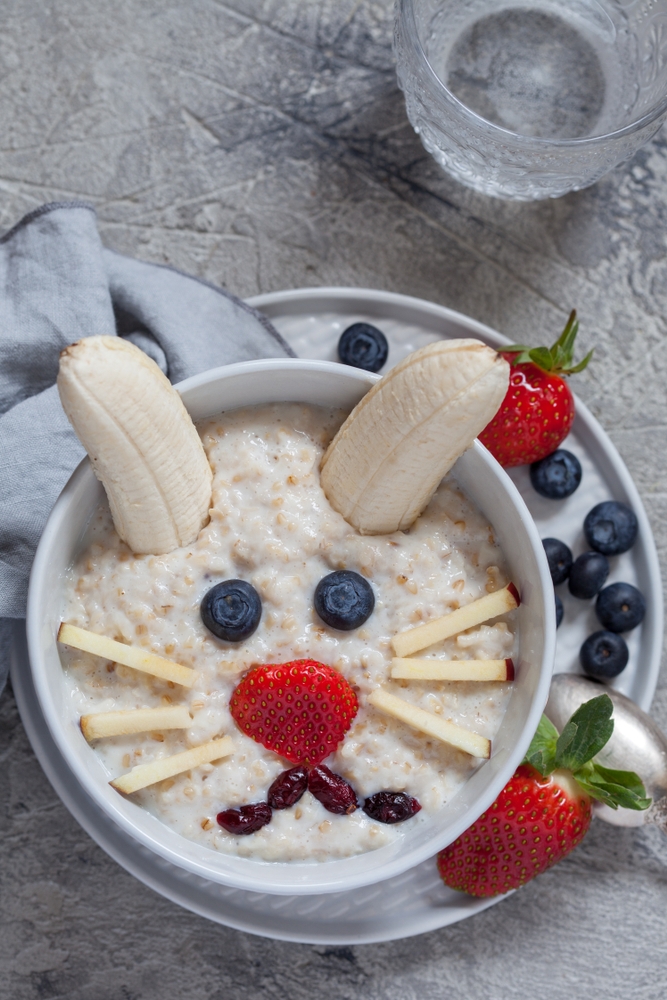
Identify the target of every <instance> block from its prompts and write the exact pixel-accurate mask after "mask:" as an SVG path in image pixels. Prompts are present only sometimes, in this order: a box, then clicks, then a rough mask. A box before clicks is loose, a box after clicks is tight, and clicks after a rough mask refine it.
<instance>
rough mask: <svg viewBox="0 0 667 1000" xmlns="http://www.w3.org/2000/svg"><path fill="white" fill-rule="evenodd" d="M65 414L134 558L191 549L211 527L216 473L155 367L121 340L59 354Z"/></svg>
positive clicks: (86, 343) (90, 340)
mask: <svg viewBox="0 0 667 1000" xmlns="http://www.w3.org/2000/svg"><path fill="white" fill-rule="evenodd" d="M58 391H59V393H60V400H61V402H62V405H63V409H64V410H65V413H66V414H67V416H68V418H69V421H70V423H71V424H72V426H73V428H74V430H75V431H76V434H77V437H78V438H79V440H80V441H81V444H82V445H83V446H84V448H85V449H86V451H87V452H88V455H89V457H90V461H91V464H92V466H93V471H94V472H95V475H96V476H97V478H98V479H99V480H100V481H101V482H102V484H103V486H104V488H105V490H106V493H107V496H108V498H109V506H110V507H111V514H112V517H113V521H114V525H115V528H116V531H117V532H118V534H119V535H120V537H121V538H122V539H123V541H124V542H127V544H128V545H129V547H130V548H131V549H132V551H133V552H145V553H151V554H153V555H158V554H159V553H163V552H171V550H172V549H176V548H178V547H179V546H181V545H190V544H191V543H192V542H194V540H195V538H196V537H197V535H198V534H199V531H200V529H201V528H202V527H203V526H204V524H206V522H207V520H208V516H209V513H208V512H209V507H210V502H211V489H212V480H213V474H212V472H211V467H210V465H209V463H208V459H207V457H206V452H205V451H204V447H203V445H202V443H201V440H200V438H199V435H198V433H197V429H196V427H195V425H194V424H193V422H192V418H191V417H190V414H189V413H188V411H187V410H186V409H185V406H184V405H183V401H182V400H181V397H180V396H179V394H178V393H177V392H176V390H175V389H174V387H173V386H172V385H171V383H170V382H169V379H167V378H166V377H165V375H163V374H162V372H161V371H160V369H159V368H158V366H157V365H156V364H155V362H154V361H153V360H152V359H151V358H149V357H148V356H147V355H146V354H144V352H143V351H140V350H139V348H138V347H135V346H134V345H133V344H131V343H129V342H128V341H126V340H122V339H121V338H120V337H86V338H85V339H84V340H79V341H77V343H75V344H70V346H69V347H66V348H65V350H64V351H63V352H62V353H61V355H60V370H59V372H58Z"/></svg>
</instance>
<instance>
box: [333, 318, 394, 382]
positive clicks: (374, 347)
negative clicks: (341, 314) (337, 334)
mask: <svg viewBox="0 0 667 1000" xmlns="http://www.w3.org/2000/svg"><path fill="white" fill-rule="evenodd" d="M388 354H389V344H388V343H387V338H386V337H385V335H384V334H383V332H382V330H378V328H377V327H376V326H371V324H370V323H353V324H352V326H348V328H347V330H345V332H344V333H343V334H342V335H341V338H340V340H339V341H338V357H339V358H340V360H341V361H342V362H343V364H344V365H352V366H353V367H354V368H363V370H364V371H366V372H379V371H380V369H381V368H382V365H383V364H384V363H385V361H386V360H387V355H388Z"/></svg>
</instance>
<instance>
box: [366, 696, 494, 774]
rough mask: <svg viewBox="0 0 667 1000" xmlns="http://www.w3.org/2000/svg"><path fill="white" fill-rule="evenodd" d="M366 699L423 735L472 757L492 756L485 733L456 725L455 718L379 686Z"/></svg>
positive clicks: (489, 743) (486, 757) (489, 741)
mask: <svg viewBox="0 0 667 1000" xmlns="http://www.w3.org/2000/svg"><path fill="white" fill-rule="evenodd" d="M368 703H369V704H370V705H372V706H373V708H377V709H378V710H379V711H380V712H384V713H385V715H391V716H392V717H393V718H394V719H398V720H399V721H400V722H404V723H405V724H406V725H408V726H412V728H413V729H417V730H419V732H421V733H424V734H425V735H426V736H433V737H435V739H438V740H442V742H443V743H449V745H450V746H453V747H457V748H458V749H459V750H463V751H464V752H465V753H469V754H470V756H471V757H483V758H485V759H488V758H489V757H490V756H491V740H487V738H486V737H485V736H480V735H479V733H473V732H472V731H471V730H469V729H464V728H463V727H462V726H457V725H456V724H455V723H454V722H447V721H445V719H441V718H440V717H439V716H438V715H434V714H433V712H427V711H426V710H425V709H423V708H418V707H417V706H416V705H411V704H410V703H409V702H407V701H404V700H403V698H397V697H396V695H394V694H390V693H389V692H388V691H384V690H383V689H382V688H376V689H375V691H371V693H370V694H369V696H368Z"/></svg>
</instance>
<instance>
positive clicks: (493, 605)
mask: <svg viewBox="0 0 667 1000" xmlns="http://www.w3.org/2000/svg"><path fill="white" fill-rule="evenodd" d="M520 603H521V599H520V598H519V592H518V590H517V589H516V587H515V586H514V584H513V583H509V584H508V585H507V586H506V587H503V589H502V590H496V591H494V592H493V593H492V594H486V595H485V596H484V597H480V598H479V599H478V600H476V601H472V603H471V604H466V605H465V606H464V607H462V608H457V610H456V611H450V612H449V614H448V615H443V616H442V617H441V618H435V619H434V620H433V621H431V622H425V624H424V625H417V627H416V628H411V629H408V630H407V631H406V632H399V634H398V635H395V636H394V638H393V639H392V640H391V644H392V646H393V649H394V652H395V653H396V655H397V656H398V657H401V658H403V657H406V656H410V655H411V654H412V653H416V652H418V651H419V650H420V649H426V648H427V646H432V645H433V644H434V643H436V642H441V641H442V640H443V639H449V638H450V637H451V636H453V635H458V634H459V632H465V630H466V629H469V628H473V626H475V625H481V624H482V623H483V622H488V621H489V620H490V619H491V618H498V616H499V615H504V614H506V613H507V612H508V611H513V610H514V609H515V608H518V607H519V605H520Z"/></svg>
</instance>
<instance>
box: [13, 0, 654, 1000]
mask: <svg viewBox="0 0 667 1000" xmlns="http://www.w3.org/2000/svg"><path fill="white" fill-rule="evenodd" d="M391 21H392V11H391V3H390V0H376V2H370V0H227V2H226V3H223V2H217V0H188V2H184V0H183V2H174V0H116V2H115V3H113V4H109V3H104V2H102V0H4V3H2V4H1V5H0V22H1V29H2V30H1V31H0V122H1V125H2V128H1V130H0V226H2V227H5V226H10V225H11V224H12V223H14V222H15V221H16V220H17V219H18V218H19V217H20V216H21V215H23V214H24V213H25V212H27V211H29V210H30V209H32V208H33V207H35V206H37V205H39V204H40V203H42V202H44V201H49V200H53V199H63V198H85V199H87V200H88V201H90V202H92V203H93V204H94V205H95V206H96V207H97V210H98V213H99V224H100V229H101V233H102V237H103V239H104V240H105V242H106V243H107V244H108V245H109V246H112V247H114V248H116V249H118V250H121V251H123V252H126V253H129V254H134V255H136V256H138V257H142V258H144V259H146V260H153V261H158V262H168V263H170V264H173V265H175V266H176V267H179V268H182V269H183V270H185V271H190V272H193V273H195V274H197V275H200V276H202V277H205V278H207V279H209V280H211V281H214V282H216V283H219V284H221V285H224V286H226V287H227V288H229V289H231V290H232V291H234V292H236V293H238V294H240V295H251V294H254V293H257V292H260V291H262V292H263V291H269V290H273V289H280V288H288V287H294V286H303V285H321V284H333V285H336V284H352V285H366V286H372V287H377V288H385V289H390V290H392V291H400V292H406V293H408V294H412V295H419V296H423V297H425V298H428V299H433V300H434V301H437V302H441V303H444V304H445V305H448V306H452V307H454V308H456V309H460V310H462V311H463V312H466V313H468V314H470V315H472V316H474V317H476V318H478V319H480V320H483V321H484V322H486V323H489V324H491V325H492V326H495V327H497V328H498V329H499V330H501V331H503V332H504V333H507V334H509V335H510V336H511V337H513V338H516V339H522V340H528V341H531V342H534V343H537V342H538V341H540V340H542V339H544V338H547V339H548V338H549V337H551V336H552V334H553V333H554V331H556V330H557V329H559V328H560V326H561V324H562V322H563V320H564V318H565V316H566V314H567V312H568V311H569V309H570V308H571V307H572V306H573V305H574V306H576V307H577V308H578V309H579V311H580V316H581V321H582V332H581V340H582V347H586V348H588V347H589V346H592V345H596V348H597V354H596V360H595V364H594V365H592V366H591V368H590V370H589V371H587V372H586V373H584V374H583V375H582V376H580V377H579V378H578V391H579V392H580V394H581V396H582V397H583V398H584V399H585V401H586V402H587V403H588V404H589V405H590V406H591V407H592V409H593V411H594V412H595V414H596V415H597V416H598V418H599V419H600V420H601V422H602V424H603V426H604V427H606V429H607V430H608V431H609V432H610V434H611V436H612V438H613V440H614V442H615V444H616V445H617V447H618V448H619V450H620V451H621V453H622V455H623V456H624V458H625V460H626V462H627V463H628V465H629V467H630V469H631V471H632V473H633V475H634V477H635V479H636V481H637V483H638V486H639V488H640V490H641V493H642V495H643V497H644V500H645V502H646V505H647V508H648V513H649V516H650V518H651V521H652V524H653V529H654V531H655V534H656V538H657V542H658V546H659V549H660V552H661V556H662V558H663V561H664V560H665V556H666V555H667V553H666V549H667V526H666V518H665V515H666V513H667V463H666V462H665V429H666V424H667V409H666V402H667V400H666V396H667V388H666V386H667V378H666V375H667V350H666V349H665V333H666V323H665V307H666V305H667V266H666V263H667V262H666V254H667V239H666V237H665V233H666V232H667V228H666V226H665V221H666V218H667V144H666V143H665V139H664V136H660V137H659V138H658V139H656V140H655V141H654V142H653V143H651V145H649V146H648V147H647V148H646V149H644V150H643V151H641V152H640V153H638V154H637V155H636V157H635V158H634V160H633V161H632V162H631V163H630V164H629V165H626V166H623V167H621V168H619V169H618V170H616V171H615V172H614V173H613V174H611V175H610V176H609V177H607V178H605V179H604V180H602V181H601V182H600V183H599V184H597V185H596V186H595V187H593V188H591V189H589V190H587V191H584V192H581V193H579V194H573V195H571V196H568V197H566V198H563V199H561V200H559V201H556V202H550V203H542V204H533V205H521V204H509V203H502V202H498V201H493V200H489V199H485V198H482V197H479V196H476V195H475V194H473V193H472V192H470V191H468V190H465V189H463V188H461V187H459V186H457V185H456V184H455V183H454V182H452V181H450V180H449V179H448V178H446V177H445V176H443V175H442V174H441V173H440V172H439V171H438V169H437V168H436V167H435V165H434V164H433V163H432V162H431V161H430V160H429V159H428V157H427V156H426V155H425V154H424V152H423V150H422V148H421V146H420V144H419V142H418V140H417V139H416V137H415V135H414V134H413V133H412V131H411V129H410V127H409V125H408V123H407V121H406V118H405V113H404V109H403V104H402V98H401V95H400V93H399V92H398V91H397V89H396V85H395V81H394V76H393V69H392V56H391V47H390V39H391ZM91 332H92V331H91ZM653 712H654V714H655V717H656V718H657V719H658V721H659V722H660V723H661V725H662V726H663V727H664V728H667V684H666V683H665V675H664V672H663V677H662V682H661V685H660V687H659V690H658V692H657V695H656V699H655V702H654V707H653ZM0 714H1V719H0V802H1V806H0V828H1V830H2V834H1V839H0V885H1V894H0V924H1V928H2V929H1V931H0V998H1V1000H33V998H34V1000H37V998H67V1000H98V998H99V1000H172V998H173V1000H223V998H224V1000H227V998H229V997H233V998H234V1000H260V998H265V997H266V998H270V997H283V996H289V997H290V998H291V1000H315V998H320V997H322V998H327V1000H361V998H363V1000H376V998H377V1000H380V998H382V1000H412V998H414V1000H432V998H433V1000H436V998H438V1000H439V998H444V997H447V998H451V1000H459V998H461V1000H464V998H465V1000H468V998H470V1000H472V998H478V997H483V998H485V1000H515V998H516V1000H535V998H537V1000H542V998H546V997H549V1000H571V998H572V997H579V996H581V997H584V996H585V997H588V998H603V997H604V998H609V1000H628V998H633V1000H634V998H641V1000H661V998H664V997H665V995H666V994H667V985H666V984H665V980H666V979H667V933H666V929H667V838H664V837H662V836H661V835H660V834H659V833H658V832H657V831H651V830H649V831H647V832H643V831H627V830H620V831H619V830H616V829H613V828H611V827H608V826H604V825H603V824H601V823H595V824H594V825H593V828H592V829H591V832H590V834H589V836H588V837H587V839H586V841H585V842H584V844H583V845H582V846H581V847H580V848H579V849H578V850H577V851H576V852H575V853H574V854H573V855H572V856H571V857H570V858H568V859H567V860H566V861H565V862H563V864H561V865H560V866H559V867H558V868H556V869H555V870H553V871H551V872H548V873H546V874H545V875H543V876H542V877H540V878H539V879H538V880H537V881H535V882H533V883H531V884H530V885H529V886H527V887H526V888H525V889H523V890H522V891H521V892H520V893H518V894H516V895H514V896H513V897H511V898H510V899H507V900H505V901H503V902H502V903H501V904H499V905H498V906H496V907H494V908H492V909H490V910H488V911H487V912H485V913H482V914H480V915H479V916H477V917H475V918H473V919H471V920H469V921H467V922H464V923H462V924H459V925H457V926H455V927H452V928H449V929H446V930H443V931H439V932H436V933H432V934H429V935H425V936H422V937H418V938H415V939H409V940H405V941H403V942H396V943H393V944H387V945H377V946H364V947H355V948H342V949H329V948H314V947H307V946H294V945H288V944H281V943H277V942H271V941H265V940H261V939H259V938H254V937H251V936H247V935H243V934H239V933H237V932H234V931H231V930H226V929H224V928H219V927H217V926H214V925H211V924H208V923H207V922H205V921H204V920H202V919H199V918H197V917H194V916H192V915H190V914H189V913H187V912H185V911H182V910H179V909H178V908H177V907H175V906H173V905H172V904H170V903H168V902H166V901H164V900H163V899H161V898H160V897H158V896H157V895H155V894H154V893H152V892H151V891H150V890H148V889H146V888H144V887H143V886H141V885H140V884H139V883H137V882H135V881H134V880H133V879H132V878H131V877H130V876H128V875H126V874H125V873H124V872H123V871H122V870H121V869H120V868H118V867H117V866H116V865H115V864H114V863H113V862H112V861H110V860H109V859H108V858H107V857H106V856H105V855H104V854H103V853H102V851H101V850H99V849H98V848H97V847H96V845H95V844H94V843H92V842H91V841H90V840H89V839H88V837H87V836H86V835H85V834H84V833H83V832H82V831H81V830H80V829H79V828H78V826H77V824H76V823H75V822H74V821H73V820H72V819H71V818H70V816H69V814H68V813H67V812H66V811H65V809H64V808H63V806H62V805H61V804H60V802H59V801H58V800H57V799H56V797H55V796H54V794H53V792H52V791H51V789H50V787H49V785H48V784H47V782H46V780H45V778H44V777H43V775H42V773H41V771H40V768H39V765H38V764H37V763H36V761H35V759H34V757H33V755H32V752H31V750H30V747H29V745H28V743H27V740H26V737H25V734H24V732H23V730H22V727H21V724H20V722H19V720H18V718H17V715H16V710H15V707H14V704H13V701H12V698H11V694H10V693H6V694H5V695H4V696H3V699H2V703H1V704H0Z"/></svg>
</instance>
